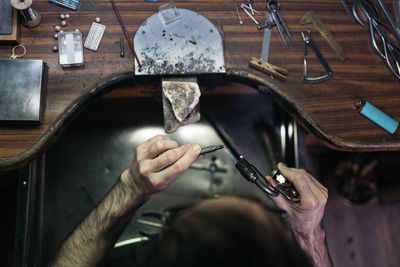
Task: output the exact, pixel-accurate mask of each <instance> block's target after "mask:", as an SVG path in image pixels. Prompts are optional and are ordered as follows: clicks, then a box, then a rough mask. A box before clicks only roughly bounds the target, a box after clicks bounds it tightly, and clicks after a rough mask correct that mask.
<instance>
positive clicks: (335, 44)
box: [300, 9, 347, 61]
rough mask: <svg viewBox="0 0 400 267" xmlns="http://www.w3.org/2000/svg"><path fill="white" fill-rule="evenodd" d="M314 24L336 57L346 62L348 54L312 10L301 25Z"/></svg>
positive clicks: (307, 13)
mask: <svg viewBox="0 0 400 267" xmlns="http://www.w3.org/2000/svg"><path fill="white" fill-rule="evenodd" d="M311 22H312V23H313V24H314V25H315V27H316V28H317V29H318V31H319V32H320V33H321V35H322V37H324V38H325V40H326V41H327V42H328V44H329V45H330V46H331V48H332V49H333V51H335V53H336V55H337V56H338V57H339V59H340V60H342V61H344V60H346V59H347V54H346V52H345V51H344V50H343V48H342V46H341V45H340V44H339V43H338V42H337V41H336V40H335V38H334V37H333V35H332V34H331V33H330V32H329V31H328V29H327V28H326V27H325V25H324V23H322V21H321V20H320V19H319V18H318V16H317V15H316V14H315V13H314V11H313V10H312V9H310V10H309V11H307V12H306V13H305V14H304V15H303V17H302V18H301V20H300V24H308V23H311Z"/></svg>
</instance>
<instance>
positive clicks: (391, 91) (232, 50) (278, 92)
mask: <svg viewBox="0 0 400 267" xmlns="http://www.w3.org/2000/svg"><path fill="white" fill-rule="evenodd" d="M88 2H89V1H82V5H81V7H80V9H79V10H78V11H76V12H75V11H71V10H68V9H66V8H63V7H60V6H55V5H52V4H50V3H49V2H48V1H47V0H36V1H34V4H33V7H34V8H35V9H36V10H38V11H39V12H40V13H41V15H42V23H41V24H40V25H39V27H37V28H33V29H28V28H24V27H22V26H21V43H22V44H23V45H25V46H26V48H27V54H26V56H25V58H27V59H43V60H44V61H45V62H47V64H48V67H49V72H48V83H47V92H46V95H47V96H46V106H45V111H44V116H43V123H42V124H40V125H28V126H26V125H0V169H6V168H15V167H18V166H20V165H22V164H25V163H27V162H28V161H29V160H31V159H33V158H34V157H36V156H37V155H38V154H39V153H40V152H42V151H44V150H46V149H47V148H48V146H50V145H51V144H52V142H54V140H55V139H56V137H57V136H58V135H59V134H60V133H61V132H62V128H63V126H65V125H67V124H68V121H70V120H71V118H73V115H74V114H76V113H77V111H79V109H80V108H81V107H82V106H84V105H86V104H87V103H88V102H90V100H91V99H92V98H95V97H96V96H98V95H101V94H104V93H105V92H106V91H109V90H110V89H109V88H110V87H107V85H108V84H114V83H117V82H119V81H121V80H126V79H129V80H132V83H131V84H132V86H131V87H133V88H132V89H129V90H130V94H132V95H136V96H140V95H141V89H143V88H145V87H146V86H147V87H148V86H150V87H151V86H153V87H157V86H159V83H158V81H159V79H157V81H156V82H155V83H154V84H153V85H151V84H149V82H148V81H145V82H142V80H140V79H137V78H136V77H134V75H133V73H132V71H133V57H132V55H131V53H130V51H128V49H127V48H128V47H127V45H125V50H126V52H127V56H126V57H124V58H121V57H120V56H119V39H120V35H121V33H122V32H121V28H120V26H119V24H118V21H117V19H116V16H115V15H114V12H113V10H112V8H111V4H110V2H109V1H108V0H93V2H95V3H97V8H93V7H92V6H91V5H90V4H88ZM115 2H116V5H117V7H118V9H119V11H120V13H121V15H122V17H123V19H124V22H125V24H126V28H127V30H128V31H129V32H130V33H131V34H132V36H133V35H134V33H135V32H136V30H137V29H138V27H139V26H140V24H141V23H142V22H143V21H144V20H145V19H146V18H148V17H149V16H151V15H152V14H154V13H155V12H156V11H157V8H158V7H159V6H160V5H161V4H164V3H165V2H166V1H160V2H159V3H149V2H145V1H144V0H116V1H115ZM385 2H386V3H387V6H388V7H389V8H390V10H391V8H392V6H391V3H392V1H385ZM175 4H176V6H177V7H178V8H187V9H191V10H193V11H196V12H198V13H200V14H202V15H204V16H205V17H207V18H208V19H209V20H210V21H211V22H212V23H214V25H216V26H217V25H218V24H217V19H216V17H217V16H219V17H220V19H221V22H222V24H223V28H224V32H225V49H226V50H225V58H226V67H227V75H226V77H225V78H226V80H227V81H228V80H237V78H238V76H240V77H242V78H243V80H242V81H244V82H246V81H248V82H249V83H252V81H256V82H257V83H259V84H261V85H266V86H267V87H269V88H270V90H269V91H270V92H271V95H272V96H273V97H274V98H275V99H276V100H277V101H278V102H279V103H282V104H283V105H284V106H285V107H286V108H287V110H288V111H289V112H290V113H291V114H293V115H294V116H296V117H297V118H299V120H300V121H301V122H302V124H303V126H305V127H306V128H307V129H308V130H310V131H311V132H313V133H315V134H316V135H317V136H318V137H319V138H321V139H322V140H323V141H324V142H326V143H327V144H328V145H331V146H333V147H335V148H337V149H342V150H365V151H373V150H399V149H400V138H399V134H398V133H395V134H394V135H391V134H389V133H387V132H385V131H384V130H383V129H381V128H379V127H378V126H376V125H375V124H373V123H372V122H370V121H369V120H367V119H365V118H364V117H362V116H361V115H360V114H358V112H357V111H355V110H354V109H352V104H353V103H355V101H356V100H358V99H359V98H364V99H366V100H368V101H370V102H371V103H372V104H374V105H375V106H377V107H379V108H380V109H381V110H383V111H384V112H386V113H387V114H389V115H391V116H392V117H394V118H395V119H396V120H400V112H399V109H398V107H399V106H400V81H398V80H397V79H396V78H395V77H394V76H393V75H392V74H391V73H390V72H389V70H388V69H387V68H386V66H385V64H384V62H383V60H381V58H380V57H379V56H378V55H377V54H376V53H375V51H374V50H373V48H372V47H371V45H370V39H369V32H368V30H367V29H364V28H362V27H361V26H360V25H355V24H352V22H351V20H350V18H349V17H348V15H347V14H346V12H345V10H344V8H343V6H342V4H341V1H338V0H336V1H334V0H324V1H316V0H308V1H300V0H287V1H283V0H282V1H280V7H281V12H282V14H283V16H284V19H285V20H286V22H287V24H288V26H289V29H290V31H291V33H292V35H293V38H294V41H295V46H294V47H290V48H285V47H284V45H283V43H282V41H281V39H280V37H279V35H278V33H277V30H276V29H275V28H274V29H273V30H272V39H271V47H270V56H269V61H270V62H271V63H273V64H275V65H278V66H281V67H285V68H287V69H288V70H289V74H288V80H287V81H286V82H280V81H278V80H273V79H271V78H270V77H268V76H267V75H265V74H263V73H260V72H258V71H255V70H252V69H250V68H249V67H248V62H249V60H250V58H251V56H257V57H259V56H260V54H261V46H262V40H263V31H258V30H257V28H256V26H255V24H254V23H253V22H252V21H251V20H250V18H249V17H248V16H246V14H245V13H244V12H241V13H242V18H243V20H244V25H239V23H238V18H237V15H236V12H235V9H234V5H233V3H232V1H231V0H217V1H178V0H177V1H175ZM253 5H254V7H255V8H256V9H258V10H264V7H265V1H254V4H253ZM311 8H312V9H314V11H315V12H316V14H317V15H318V16H319V18H320V19H321V20H322V21H323V22H324V23H325V25H326V26H327V28H328V29H329V30H330V31H331V32H332V33H333V34H334V36H335V38H336V39H337V41H338V42H339V43H340V44H341V45H342V46H343V48H344V49H345V51H346V52H347V54H348V56H349V59H347V60H346V61H345V62H342V61H340V60H339V59H338V58H337V56H336V55H335V53H334V52H333V50H332V49H331V48H330V47H329V45H328V44H327V42H326V41H325V40H324V39H323V38H322V36H321V35H320V34H319V33H318V32H317V30H316V28H315V27H314V26H313V25H312V24H310V25H300V24H299V21H300V19H301V17H302V16H303V14H304V13H305V12H306V11H307V10H309V9H311ZM61 13H69V14H70V16H71V18H70V19H69V20H68V25H67V27H65V28H64V30H73V29H76V28H78V29H80V31H81V32H82V34H83V36H84V39H85V38H86V36H87V34H88V32H89V29H90V26H91V24H92V22H93V21H94V19H95V17H96V16H99V17H101V19H102V23H103V24H105V25H106V26H107V28H106V32H105V34H104V36H103V39H102V42H101V44H100V47H99V50H98V51H97V52H93V51H90V50H87V49H84V53H85V55H84V57H85V65H84V67H79V68H69V69H62V68H61V66H60V65H59V63H58V53H54V52H52V49H51V48H52V46H53V45H56V44H57V41H56V40H54V38H53V35H54V33H55V31H54V29H53V26H54V25H56V24H59V23H60V18H59V15H60V14H61ZM257 18H258V19H259V21H260V22H262V21H264V20H265V17H264V16H258V17H257ZM305 29H310V30H312V37H313V39H314V41H315V42H316V43H317V45H318V47H319V49H320V50H321V52H322V54H323V55H324V57H325V58H326V59H327V61H328V62H329V64H330V66H331V68H332V69H333V71H334V76H333V78H332V79H330V80H329V81H327V82H324V83H321V84H315V85H310V84H303V83H302V82H301V76H302V72H303V41H302V37H301V34H300V32H301V31H303V30H305ZM10 52H11V47H10V46H0V57H2V58H3V57H4V58H8V57H9V56H10ZM309 54H313V53H312V52H311V51H310V52H309ZM321 72H322V67H321V66H320V65H319V63H318V62H317V60H316V59H315V58H313V56H311V59H310V61H309V73H310V74H311V75H312V76H317V75H318V74H321ZM251 80H252V81H251ZM252 84H254V83H252ZM229 85H230V84H229V83H228V82H227V85H226V86H222V87H221V88H217V89H216V92H219V93H241V89H240V88H241V87H240V86H239V87H237V86H236V87H233V86H229ZM124 86H126V87H129V85H124ZM256 87H257V86H256Z"/></svg>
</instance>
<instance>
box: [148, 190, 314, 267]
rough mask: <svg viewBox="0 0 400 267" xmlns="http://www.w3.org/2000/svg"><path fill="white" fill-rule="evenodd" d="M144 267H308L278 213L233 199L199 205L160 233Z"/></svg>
mask: <svg viewBox="0 0 400 267" xmlns="http://www.w3.org/2000/svg"><path fill="white" fill-rule="evenodd" d="M148 266H166V267H169V266H171V267H172V266H185V267H191V266H229V267H233V266H264V267H265V266H279V267H286V266H290V267H293V266H311V265H310V264H309V261H308V259H307V257H306V255H305V254H304V252H303V251H302V250H301V248H300V247H299V245H298V244H297V243H296V241H295V240H293V239H292V238H291V236H290V234H289V231H288V229H287V228H286V227H285V225H284V224H283V223H282V220H281V218H280V217H279V215H278V214H276V213H274V212H271V211H269V210H267V209H266V208H265V207H263V206H262V205H261V204H260V203H257V202H255V201H252V200H249V199H245V198H238V197H221V198H216V199H210V200H206V201H203V202H201V203H199V204H197V205H195V206H192V207H190V208H188V209H186V210H184V211H182V212H180V213H179V214H178V215H177V217H176V218H175V219H174V220H173V222H172V224H171V226H170V228H169V229H168V230H165V232H164V233H163V235H162V237H161V238H160V240H158V243H157V245H156V246H155V248H154V250H153V251H152V253H151V255H150V257H149V265H148Z"/></svg>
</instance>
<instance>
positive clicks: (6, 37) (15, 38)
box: [0, 9, 20, 45]
mask: <svg viewBox="0 0 400 267" xmlns="http://www.w3.org/2000/svg"><path fill="white" fill-rule="evenodd" d="M13 12H14V13H13V26H12V32H11V34H0V44H9V45H17V44H19V35H20V33H19V19H18V13H17V10H16V9H14V11H13Z"/></svg>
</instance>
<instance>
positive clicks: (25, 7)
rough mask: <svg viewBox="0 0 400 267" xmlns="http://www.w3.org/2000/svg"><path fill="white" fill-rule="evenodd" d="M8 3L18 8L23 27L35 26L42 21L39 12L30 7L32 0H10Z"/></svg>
mask: <svg viewBox="0 0 400 267" xmlns="http://www.w3.org/2000/svg"><path fill="white" fill-rule="evenodd" d="M10 4H11V5H12V6H13V7H14V8H15V9H17V10H18V13H19V14H20V15H21V17H22V25H24V26H25V27H28V28H34V27H37V26H38V25H39V24H40V22H41V21H42V17H41V15H40V13H39V12H38V11H36V10H34V9H33V8H32V7H31V5H32V0H10Z"/></svg>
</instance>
